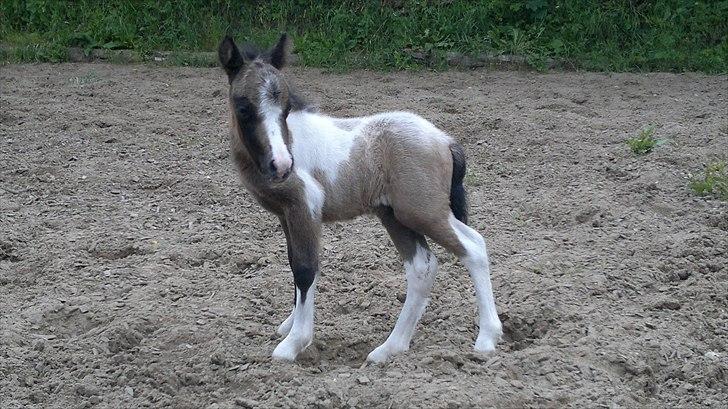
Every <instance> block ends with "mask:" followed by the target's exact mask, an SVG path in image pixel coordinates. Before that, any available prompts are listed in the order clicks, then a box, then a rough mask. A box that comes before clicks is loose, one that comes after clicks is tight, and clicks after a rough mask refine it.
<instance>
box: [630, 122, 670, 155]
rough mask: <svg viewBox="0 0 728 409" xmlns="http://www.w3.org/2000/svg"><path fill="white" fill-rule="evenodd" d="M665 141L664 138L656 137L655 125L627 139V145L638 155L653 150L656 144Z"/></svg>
mask: <svg viewBox="0 0 728 409" xmlns="http://www.w3.org/2000/svg"><path fill="white" fill-rule="evenodd" d="M664 143H665V140H664V139H655V127H654V126H653V125H650V126H648V127H647V128H645V129H643V130H641V131H640V133H639V134H637V135H636V136H634V137H632V138H629V139H627V145H629V148H630V149H631V150H632V152H633V153H635V154H636V155H644V154H647V153H650V152H652V150H653V149H654V148H655V146H659V145H662V144H664Z"/></svg>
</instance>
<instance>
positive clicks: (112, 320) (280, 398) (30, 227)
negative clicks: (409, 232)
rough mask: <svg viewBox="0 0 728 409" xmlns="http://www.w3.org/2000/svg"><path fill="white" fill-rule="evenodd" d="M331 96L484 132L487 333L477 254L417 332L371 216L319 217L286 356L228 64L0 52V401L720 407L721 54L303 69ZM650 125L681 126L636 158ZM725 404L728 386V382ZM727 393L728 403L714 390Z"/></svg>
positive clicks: (723, 329) (331, 103)
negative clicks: (714, 71) (312, 271)
mask: <svg viewBox="0 0 728 409" xmlns="http://www.w3.org/2000/svg"><path fill="white" fill-rule="evenodd" d="M289 76H290V78H292V81H293V82H294V83H296V84H297V85H298V88H299V89H300V90H301V91H302V92H303V93H304V94H306V95H307V96H308V97H309V99H310V100H312V101H313V102H316V103H317V104H319V105H320V106H321V108H322V109H323V110H324V111H326V112H329V113H331V114H333V115H338V116H346V115H363V114H368V113H374V112H377V111H384V110H394V109H407V110H412V111H415V112H418V113H420V114H422V115H424V116H425V117H427V118H429V119H431V120H432V121H433V122H435V123H436V124H437V125H439V126H441V127H442V128H443V129H445V130H447V131H448V132H450V133H451V134H452V135H453V136H454V137H456V138H457V139H459V140H460V141H461V142H462V143H463V144H464V146H465V148H466V151H467V153H468V155H469V174H468V176H467V179H466V181H467V186H468V189H469V192H470V193H469V195H470V196H469V197H470V200H471V220H472V222H471V224H472V225H473V226H475V227H476V228H477V229H478V230H479V231H481V232H482V233H483V234H484V235H485V236H486V238H487V240H488V243H489V249H490V253H491V258H492V263H493V282H494V288H495V296H496V302H497V304H498V309H499V313H500V316H501V319H502V320H503V323H504V326H505V336H504V339H503V340H502V342H501V343H500V344H499V349H498V351H497V352H496V353H495V354H493V355H489V356H482V355H477V354H474V353H473V352H472V347H473V343H474V341H475V336H476V333H477V328H476V325H475V316H476V315H475V314H476V312H475V304H474V294H473V288H472V285H471V283H470V281H469V278H468V275H467V273H466V272H465V270H464V269H463V268H462V266H461V265H459V264H458V263H457V262H456V261H455V259H454V258H453V257H451V256H449V255H448V254H445V253H444V252H443V251H442V249H439V248H437V250H436V251H437V254H438V257H439V260H440V272H439V275H438V280H437V283H436V286H435V289H434V292H433V296H432V300H431V303H430V306H429V307H428V309H427V311H426V313H425V314H424V316H423V318H422V321H421V323H420V325H419V331H418V333H417V334H416V335H415V337H414V339H413V344H412V348H411V349H410V351H408V352H407V353H405V354H404V355H401V356H399V357H397V358H396V359H394V361H393V362H391V363H389V364H387V365H385V366H366V367H362V363H363V362H364V359H365V357H366V355H367V353H368V352H369V351H370V350H372V349H373V348H374V347H376V346H377V345H378V344H379V343H381V342H383V341H384V339H385V338H386V337H387V335H388V332H389V330H391V328H392V327H393V325H394V322H395V320H396V317H397V314H398V312H399V309H400V307H401V300H402V299H403V295H404V284H405V283H404V277H403V275H404V274H403V272H402V267H401V263H400V261H399V260H398V258H397V254H396V253H395V251H394V249H393V247H392V245H391V244H390V241H389V238H388V237H387V235H386V233H385V232H384V229H383V228H381V227H380V226H379V225H378V223H377V222H376V220H374V219H370V218H360V219H357V220H355V221H352V222H347V223H336V224H333V225H330V226H328V227H327V228H326V229H325V234H324V242H323V249H322V253H323V254H322V277H321V279H320V280H319V289H320V293H319V294H318V296H317V308H318V309H317V312H316V333H315V341H314V344H313V345H312V347H310V349H309V350H308V351H306V352H305V353H304V354H303V356H302V357H301V358H300V359H299V361H298V362H297V363H296V364H284V363H278V362H272V361H271V359H270V354H271V352H272V350H273V348H274V346H275V345H276V343H277V341H278V337H277V336H276V335H275V328H276V326H277V324H278V323H280V321H282V320H283V319H284V318H285V317H286V316H287V314H288V313H289V308H290V305H291V298H292V296H291V287H292V284H291V273H290V270H289V268H288V266H287V261H286V255H285V244H284V238H283V234H282V232H281V231H280V229H279V227H278V226H277V220H276V219H275V218H274V217H271V216H270V215H268V214H267V213H265V212H264V211H262V210H261V208H260V207H259V206H258V205H257V204H255V203H254V202H253V200H252V199H251V196H250V195H249V194H247V193H246V192H245V191H243V189H242V187H241V184H240V183H239V180H238V178H237V175H236V174H235V171H234V168H233V165H232V164H231V158H230V155H229V151H228V134H227V124H226V115H227V105H226V99H225V98H226V87H227V83H226V79H225V78H224V75H223V74H222V72H221V71H220V70H217V69H197V68H160V67H152V66H143V65H132V66H120V65H103V64H63V65H8V66H3V67H0V87H1V90H0V92H1V94H0V97H1V99H0V102H1V103H2V109H1V110H0V122H1V124H0V311H1V312H2V313H1V314H0V390H1V391H2V392H1V393H0V407H2V408H20V407H54V408H85V407H112V408H137V407H177V408H214V407H219V408H229V407H246V406H249V407H323V408H338V407H351V408H359V407H362V408H365V407H386V408H408V407H426V408H460V407H463V408H468V407H499V408H500V407H504V408H505V407H578V408H581V407H609V408H612V407H614V408H618V407H624V408H632V407H686V408H687V407H697V406H704V407H716V408H717V407H721V405H723V404H725V402H726V401H727V400H728V386H727V384H728V352H726V351H727V350H728V310H727V307H728V205H727V204H726V202H721V201H718V200H716V199H705V198H700V197H697V196H695V195H694V194H693V193H692V192H691V191H690V189H689V188H688V185H687V182H688V178H689V176H690V174H693V173H695V172H697V171H699V170H700V169H702V166H703V164H704V163H705V162H706V161H708V160H710V159H715V158H723V159H726V158H728V77H726V76H704V75H697V74H685V75H673V74H595V73H549V74H538V73H522V72H489V71H472V72H457V71H451V72H445V73H431V72H409V73H373V72H353V73H349V74H340V73H328V72H324V71H320V70H314V69H302V68H295V69H292V70H291V71H290V73H289ZM649 124H654V125H655V126H656V136H657V137H658V138H663V139H665V140H666V141H667V143H666V144H664V145H662V146H659V147H657V148H656V150H655V151H654V152H652V153H650V154H648V155H646V156H641V157H637V156H635V155H634V154H633V153H632V152H631V151H630V150H629V148H628V147H627V146H626V144H625V142H624V141H625V139H626V138H628V137H629V136H631V135H634V134H636V133H637V131H638V130H640V129H642V128H643V127H645V126H647V125H649ZM720 402H723V404H721V403H720ZM722 407H724V406H722Z"/></svg>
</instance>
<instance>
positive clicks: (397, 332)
mask: <svg viewBox="0 0 728 409" xmlns="http://www.w3.org/2000/svg"><path fill="white" fill-rule="evenodd" d="M404 271H405V275H406V276H407V298H406V299H405V301H404V306H402V312H401V313H400V314H399V318H397V323H396V324H395V325H394V329H393V330H392V333H391V334H389V337H388V338H387V340H386V341H384V343H383V344H382V345H380V346H378V347H377V348H376V349H374V350H373V351H372V352H371V353H369V355H368V356H367V361H369V362H375V363H382V362H385V361H386V360H388V359H389V358H390V357H391V356H392V355H395V354H398V353H400V352H404V351H406V350H408V349H409V346H410V341H411V340H412V335H413V334H414V332H415V327H416V326H417V322H418V321H419V319H420V317H422V314H423V313H424V312H425V307H427V303H428V302H429V300H430V298H429V297H430V291H431V290H432V284H433V283H434V281H435V274H436V273H437V259H436V258H435V255H434V254H432V252H431V251H429V250H428V249H427V248H425V247H422V246H421V245H419V244H418V245H417V248H416V251H415V255H414V257H412V259H411V260H406V261H405V262H404Z"/></svg>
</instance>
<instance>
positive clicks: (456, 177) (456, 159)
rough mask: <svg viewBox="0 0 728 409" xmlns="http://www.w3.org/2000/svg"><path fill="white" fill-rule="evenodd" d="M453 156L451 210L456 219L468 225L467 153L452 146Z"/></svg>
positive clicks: (460, 147) (455, 145)
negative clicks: (466, 191) (466, 195)
mask: <svg viewBox="0 0 728 409" xmlns="http://www.w3.org/2000/svg"><path fill="white" fill-rule="evenodd" d="M450 153H451V154H452V183H451V184H450V209H452V214H453V215H455V218H456V219H458V220H460V221H461V222H463V223H466V224H467V223H468V201H467V198H466V197H465V186H463V179H464V178H465V151H464V150H463V147H462V146H460V145H459V144H457V143H453V144H452V145H450Z"/></svg>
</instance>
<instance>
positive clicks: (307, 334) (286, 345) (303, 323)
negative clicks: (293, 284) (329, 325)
mask: <svg viewBox="0 0 728 409" xmlns="http://www.w3.org/2000/svg"><path fill="white" fill-rule="evenodd" d="M315 294H316V280H314V281H313V284H311V287H309V289H308V291H307V292H306V299H305V300H304V301H303V302H301V291H300V290H299V289H298V288H296V308H295V309H294V310H293V314H292V315H293V322H292V325H291V329H290V331H289V332H288V335H286V337H285V338H284V339H283V341H281V343H280V344H278V346H277V347H276V349H275V350H273V359H280V360H284V361H293V360H295V359H296V356H298V354H299V353H300V352H301V351H303V350H304V349H306V347H308V346H309V345H311V341H313V312H314V308H313V304H314V298H315ZM286 321H288V320H286ZM284 324H285V321H284Z"/></svg>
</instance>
